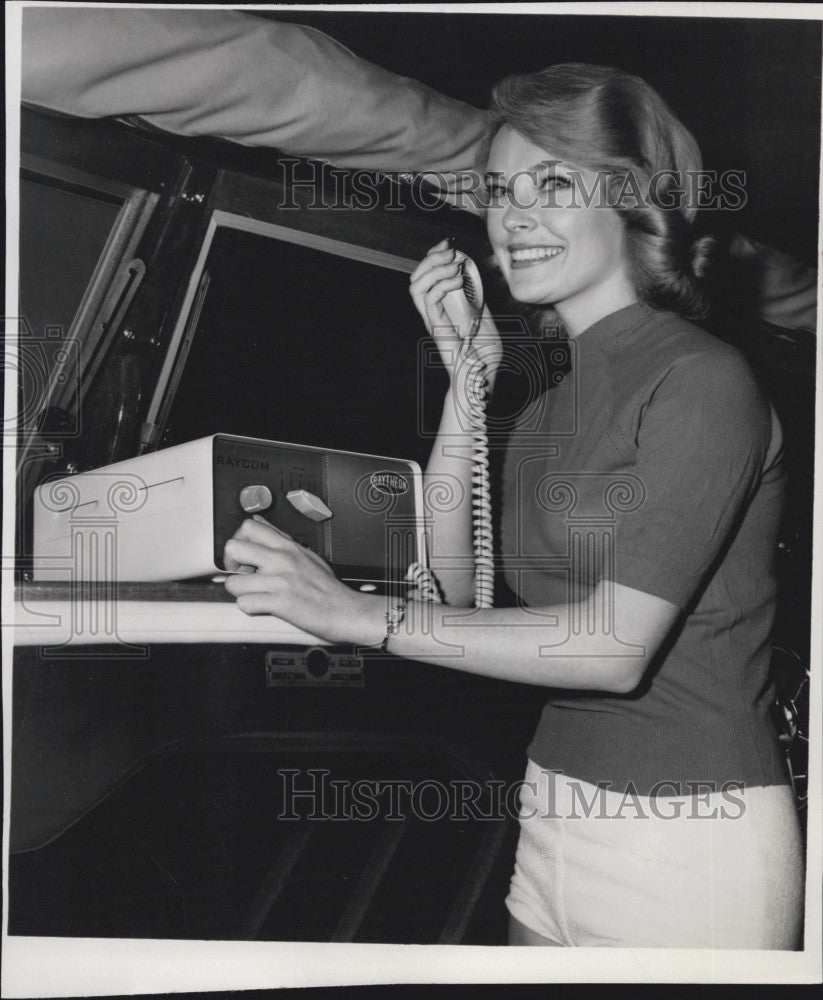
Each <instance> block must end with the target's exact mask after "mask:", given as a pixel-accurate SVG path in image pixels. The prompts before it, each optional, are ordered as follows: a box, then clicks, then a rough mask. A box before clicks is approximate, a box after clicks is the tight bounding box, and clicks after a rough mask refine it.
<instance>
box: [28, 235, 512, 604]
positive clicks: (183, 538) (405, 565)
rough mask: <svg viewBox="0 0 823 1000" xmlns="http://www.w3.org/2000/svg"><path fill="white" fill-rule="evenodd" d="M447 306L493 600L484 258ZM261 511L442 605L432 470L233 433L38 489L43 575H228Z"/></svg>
mask: <svg viewBox="0 0 823 1000" xmlns="http://www.w3.org/2000/svg"><path fill="white" fill-rule="evenodd" d="M456 256H457V260H458V262H459V263H460V268H461V273H462V277H463V285H462V288H461V289H457V290H455V291H452V292H449V293H448V294H447V295H446V296H445V297H444V300H443V307H444V309H445V311H446V314H447V316H448V317H449V320H450V321H451V323H452V325H453V326H454V327H455V328H456V329H457V330H458V331H465V334H464V336H463V340H464V344H463V348H464V355H465V359H466V362H467V363H466V365H465V366H464V367H463V369H462V372H463V374H462V375H461V377H464V378H465V379H466V386H467V389H468V394H467V395H468V399H469V406H470V414H469V416H470V420H471V436H472V492H473V500H472V507H473V510H474V515H473V519H474V524H473V529H474V556H475V604H476V605H477V606H478V607H490V606H491V604H492V598H493V566H494V561H493V550H492V529H491V504H490V499H489V480H488V443H487V439H486V430H485V393H486V373H485V366H484V365H483V363H482V361H481V360H480V358H479V356H478V354H477V352H476V351H475V349H474V345H473V339H474V336H475V334H476V332H477V329H478V327H479V324H480V319H481V315H482V310H483V286H482V284H481V280H480V274H479V272H478V270H477V267H476V265H475V264H474V262H473V261H472V260H471V259H470V258H469V257H467V256H466V255H465V254H462V253H460V252H459V251H458V252H457V254H456ZM252 515H257V516H261V517H262V518H263V519H264V520H266V521H268V522H269V523H270V524H272V525H274V526H275V527H276V528H279V529H280V530H281V531H284V532H286V533H287V534H288V535H290V536H291V537H292V538H294V540H295V541H297V542H298V543H300V544H302V545H305V546H306V547H307V548H309V549H311V550H312V551H313V552H315V553H317V555H319V556H321V557H322V558H323V559H325V560H326V561H327V562H328V563H329V564H330V566H331V567H332V569H333V570H334V571H335V572H336V574H337V575H338V577H339V578H340V579H341V580H343V581H344V582H346V583H348V584H350V585H351V586H354V587H358V588H360V589H362V590H369V591H376V590H387V589H390V590H394V589H396V588H398V587H400V586H402V585H403V584H405V583H409V582H411V583H413V584H414V585H415V586H416V587H417V588H418V592H419V593H420V594H421V596H423V597H424V598H426V599H430V600H435V601H437V600H439V595H438V588H437V585H436V582H435V581H434V579H433V578H432V576H431V574H430V573H429V571H428V569H427V565H426V564H427V558H426V546H425V520H424V511H423V489H422V474H421V470H420V467H419V466H418V465H417V464H416V463H415V462H411V461H403V460H402V459H396V458H383V457H380V456H374V455H366V454H361V453H358V452H349V451H334V450H327V449H323V448H317V447H312V446H304V445H298V444H286V443H283V442H280V441H266V440H262V439H258V438H249V437H240V436H237V435H232V434H213V435H211V436H209V437H204V438H200V439H198V440H196V441H190V442H188V443H186V444H180V445H175V446H173V447H170V448H165V449H162V450H160V451H156V452H152V453H150V454H146V455H141V456H138V457H137V458H133V459H128V460H126V461H123V462H118V463H116V464H114V465H109V466H106V467H105V468H102V469H96V470H94V471H90V472H84V473H81V474H79V475H75V476H72V477H70V478H64V479H59V480H55V481H52V482H46V483H44V484H42V485H41V486H39V487H38V488H37V490H36V491H35V494H34V552H33V554H34V579H35V580H36V581H49V580H64V581H134V582H142V581H172V580H185V579H191V578H197V577H209V576H214V574H216V573H220V572H221V571H222V572H225V566H224V565H223V549H224V546H225V544H226V542H227V541H228V540H229V539H230V538H231V537H232V536H233V535H234V533H235V532H236V531H237V529H238V528H239V527H240V525H241V524H242V522H243V520H244V519H245V518H247V517H250V516H252Z"/></svg>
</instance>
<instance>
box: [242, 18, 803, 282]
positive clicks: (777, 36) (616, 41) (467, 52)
mask: <svg viewBox="0 0 823 1000" xmlns="http://www.w3.org/2000/svg"><path fill="white" fill-rule="evenodd" d="M450 6H451V8H452V9H450V10H449V12H448V13H447V14H420V13H399V14H387V13H371V12H369V13H366V12H360V11H358V12H354V13H351V12H334V11H322V12H321V11H280V10H278V11H275V12H264V11H255V12H254V13H255V14H256V15H257V16H261V17H269V18H273V19H276V20H280V21H294V22H296V23H299V24H307V25H311V26H313V27H316V28H319V29H320V30H322V31H325V32H326V33H327V34H329V35H331V36H332V37H333V38H336V39H337V40H338V41H340V42H342V43H343V44H344V45H346V46H348V47H349V48H350V49H352V51H353V52H355V53H356V54H357V55H359V56H361V57H362V58H364V59H368V60H370V61H371V62H374V63H377V64H378V65H381V66H384V67H385V68H386V69H389V70H391V71H392V72H394V73H399V74H401V75H404V76H410V77H413V78H414V79H417V80H421V81H423V82H424V83H426V84H428V85H429V86H431V87H433V88H434V89H435V90H438V91H440V92H441V93H443V94H448V95H449V96H451V97H455V98H458V99H460V100H463V101H467V102H468V103H470V104H474V105H476V106H477V107H486V106H487V105H488V100H489V94H490V91H491V87H492V85H493V84H494V83H495V81H497V80H498V79H500V78H501V77H503V76H506V75H507V74H509V73H522V72H530V71H533V70H537V69H542V68H543V67H545V66H549V65H551V64H553V63H558V62H592V63H601V64H605V65H611V66H617V67H619V68H620V69H624V70H626V71H628V72H631V73H635V74H637V75H639V76H642V77H643V78H644V79H645V80H647V81H648V82H649V83H650V84H651V85H652V86H653V87H655V88H656V89H657V90H658V91H659V92H660V93H661V94H662V95H663V97H664V98H665V99H666V100H667V101H668V102H669V104H670V105H671V107H672V108H673V110H674V111H675V113H676V114H677V115H678V116H679V117H680V118H681V119H682V120H683V122H684V123H685V124H686V126H687V127H688V128H689V129H690V130H691V131H692V132H693V134H694V135H695V137H696V139H697V141H698V143H699V144H700V147H701V149H702V151H703V161H704V166H705V167H706V168H707V169H712V170H717V171H723V170H745V171H746V175H747V185H746V189H747V193H748V205H747V207H746V208H745V209H744V210H742V211H741V212H740V213H739V215H740V219H739V221H738V220H736V221H735V222H734V225H735V227H736V228H737V229H739V230H740V231H742V232H745V233H746V234H747V235H749V236H752V237H753V238H755V239H758V240H761V241H763V242H766V243H769V244H771V245H773V246H776V247H779V248H781V249H784V250H788V251H790V252H792V253H794V254H795V255H797V256H799V257H800V258H801V259H803V260H805V261H807V262H808V263H812V262H813V261H814V260H815V258H816V252H817V218H818V164H819V155H820V67H821V24H820V23H819V22H817V21H794V20H775V19H769V20H757V19H754V18H737V19H728V18H706V17H694V18H682V17H627V16H620V17H614V16H599V15H565V14H531V15H526V14H474V13H471V12H470V11H469V10H467V9H465V8H464V9H462V10H461V9H460V6H459V5H450ZM741 9H742V10H743V9H745V6H744V5H741Z"/></svg>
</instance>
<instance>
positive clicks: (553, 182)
mask: <svg viewBox="0 0 823 1000" xmlns="http://www.w3.org/2000/svg"><path fill="white" fill-rule="evenodd" d="M571 186H572V180H571V177H566V176H565V175H564V174H546V175H545V176H544V177H542V178H541V179H540V181H539V182H538V185H537V189H538V191H559V190H560V189H561V188H568V187H571Z"/></svg>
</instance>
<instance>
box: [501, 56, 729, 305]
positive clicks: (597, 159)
mask: <svg viewBox="0 0 823 1000" xmlns="http://www.w3.org/2000/svg"><path fill="white" fill-rule="evenodd" d="M491 112H492V114H491V126H490V131H489V142H491V139H492V138H493V136H494V134H495V133H496V132H497V131H498V130H499V129H500V128H501V127H502V126H503V125H508V126H509V127H510V128H512V129H514V130H515V131H516V132H519V133H520V134H521V135H523V136H525V137H526V138H527V139H529V140H530V141H531V142H533V143H534V144H535V145H536V146H539V147H541V148H542V149H545V150H547V151H548V152H550V153H551V155H552V156H554V157H557V158H558V159H560V160H563V161H564V162H567V163H569V164H572V165H575V166H579V167H584V168H586V169H589V170H593V171H596V172H598V173H601V174H603V175H607V184H608V187H609V189H610V190H611V191H612V192H614V191H616V190H618V187H620V188H622V189H623V190H625V189H626V188H625V185H626V182H627V179H628V180H629V181H630V182H631V190H632V191H633V192H634V193H635V194H639V195H640V197H639V198H637V197H633V199H632V203H631V204H630V205H629V204H626V203H625V202H623V201H622V200H621V199H617V200H615V202H614V203H613V205H612V207H614V210H615V211H616V212H617V213H618V214H619V215H620V216H621V218H622V220H623V224H624V226H625V231H626V238H627V247H628V253H629V260H630V263H631V267H632V276H633V279H634V282H635V287H636V288H637V291H638V294H639V295H640V296H641V297H642V298H643V299H644V300H646V301H647V302H649V304H651V305H653V306H656V307H658V308H663V309H670V310H672V311H674V312H678V313H680V314H681V315H683V316H685V317H687V318H689V319H697V318H700V317H703V316H705V315H706V313H707V312H708V306H707V303H706V300H705V298H704V295H703V293H702V291H701V289H700V279H701V278H703V276H704V275H705V272H706V269H707V265H708V262H709V258H710V254H711V250H712V248H713V243H714V241H713V240H712V238H711V237H705V236H704V237H701V238H700V239H697V240H696V239H695V237H694V233H693V229H692V222H693V220H694V216H695V213H696V207H695V206H694V205H692V204H689V203H688V202H685V203H684V202H683V198H682V193H683V188H682V187H679V186H678V181H679V180H680V179H682V178H687V177H688V176H689V175H690V174H693V172H696V171H700V169H701V165H702V164H701V156H700V149H699V148H698V145H697V143H696V141H695V139H694V137H693V136H692V134H691V132H689V130H688V129H687V128H686V127H685V125H683V123H682V122H681V121H680V120H679V119H678V118H677V117H676V116H675V115H674V113H673V112H672V111H671V109H670V108H669V106H668V105H667V104H666V102H665V101H664V100H663V98H662V97H661V96H660V95H659V94H658V93H657V92H656V91H655V90H654V89H653V88H652V87H650V86H649V85H648V84H647V83H646V82H645V81H644V80H641V79H640V78H639V77H637V76H631V75H630V74H628V73H624V72H622V71H621V70H618V69H613V68H611V67H608V66H593V65H589V64H586V63H564V64H561V65H557V66H550V67H549V68H548V69H544V70H541V71H539V72H537V73H528V74H522V75H516V76H509V77H506V78H505V79H504V80H501V81H500V83H498V84H497V85H496V86H495V88H494V90H493V92H492V106H491ZM610 204H611V202H610Z"/></svg>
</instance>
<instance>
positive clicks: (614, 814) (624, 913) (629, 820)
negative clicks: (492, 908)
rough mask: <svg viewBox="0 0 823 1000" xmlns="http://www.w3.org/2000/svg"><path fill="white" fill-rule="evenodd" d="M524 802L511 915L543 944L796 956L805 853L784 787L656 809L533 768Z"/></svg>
mask: <svg viewBox="0 0 823 1000" xmlns="http://www.w3.org/2000/svg"><path fill="white" fill-rule="evenodd" d="M520 802H521V807H520V840H519V842H518V845H517V857H516V860H515V868H514V875H513V877H512V880H511V886H510V891H509V895H508V897H507V899H506V906H507V907H508V909H509V912H510V913H511V915H512V916H513V917H515V918H516V919H517V920H519V921H520V923H522V924H524V925H525V926H526V927H528V928H530V929H531V930H533V931H536V932H537V933H538V934H541V935H542V936H543V937H546V938H549V939H550V940H552V941H554V942H556V943H557V944H562V945H572V946H580V947H597V946H613V947H660V948H755V949H765V948H772V949H787V950H788V949H794V948H797V947H798V946H799V944H800V935H801V932H802V920H803V870H804V865H803V847H802V839H801V834H800V826H799V823H798V819H797V813H796V810H795V807H794V800H793V797H792V793H791V789H790V788H789V787H788V786H784V785H775V786H770V787H765V788H759V787H758V788H746V789H740V788H733V789H731V790H727V791H726V792H725V793H724V792H722V791H711V792H708V791H706V792H704V793H703V794H702V795H700V796H692V795H678V796H665V797H664V796H657V797H656V798H655V799H651V798H648V797H645V796H624V795H623V794H622V793H619V792H613V791H607V790H604V789H600V788H598V787H597V786H595V785H590V784H588V783H587V782H583V781H577V780H576V779H571V778H567V777H565V776H564V775H562V774H554V773H553V772H550V771H544V770H543V769H542V768H540V767H538V766H537V765H536V764H534V763H533V762H532V761H529V766H528V769H527V771H526V778H525V782H524V786H523V790H522V793H521V799H520ZM587 813H588V815H586V814H587Z"/></svg>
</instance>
